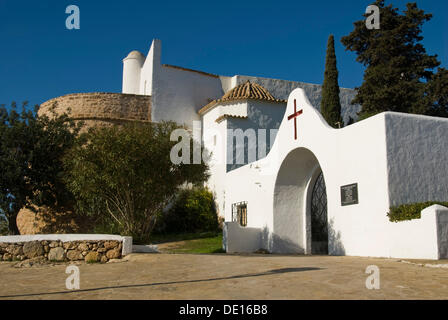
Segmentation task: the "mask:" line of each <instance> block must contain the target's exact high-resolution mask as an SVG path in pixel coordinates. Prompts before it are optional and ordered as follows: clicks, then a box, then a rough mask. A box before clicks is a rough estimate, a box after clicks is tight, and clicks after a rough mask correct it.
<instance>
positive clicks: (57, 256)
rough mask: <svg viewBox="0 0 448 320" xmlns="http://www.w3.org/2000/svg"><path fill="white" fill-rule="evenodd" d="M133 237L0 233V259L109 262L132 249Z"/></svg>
mask: <svg viewBox="0 0 448 320" xmlns="http://www.w3.org/2000/svg"><path fill="white" fill-rule="evenodd" d="M131 251H132V238H130V237H120V236H110V235H92V236H90V237H89V236H88V235H48V236H43V235H37V236H9V237H0V261H23V260H26V259H35V258H45V260H48V261H78V260H84V261H86V262H103V263H105V262H108V261H109V260H110V259H121V258H122V257H123V256H125V255H127V254H129V253H131Z"/></svg>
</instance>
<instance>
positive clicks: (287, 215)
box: [226, 89, 448, 257]
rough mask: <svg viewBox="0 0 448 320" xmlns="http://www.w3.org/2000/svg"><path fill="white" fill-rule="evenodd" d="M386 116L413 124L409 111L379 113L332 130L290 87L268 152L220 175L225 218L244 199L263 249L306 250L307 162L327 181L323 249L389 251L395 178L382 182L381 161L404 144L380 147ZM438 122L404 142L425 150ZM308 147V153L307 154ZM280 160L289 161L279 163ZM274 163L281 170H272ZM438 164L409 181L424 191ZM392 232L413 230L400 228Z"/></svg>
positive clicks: (445, 130) (388, 135) (439, 131)
mask: <svg viewBox="0 0 448 320" xmlns="http://www.w3.org/2000/svg"><path fill="white" fill-rule="evenodd" d="M294 99H296V101H297V110H300V109H303V114H302V115H300V116H299V117H298V140H294V126H293V120H288V119H287V117H288V116H289V115H290V114H292V113H293V112H294V107H293V105H294V104H293V103H294ZM392 118H397V119H401V120H402V121H398V123H400V126H406V127H407V129H405V128H404V129H403V130H404V131H407V130H411V128H418V127H419V126H420V125H419V124H418V123H417V124H416V123H415V121H414V120H416V119H417V118H415V117H411V116H409V115H405V114H396V113H382V114H379V115H376V116H374V117H371V118H369V119H366V120H364V121H361V122H358V123H356V124H354V125H351V126H348V127H346V128H343V129H333V128H330V127H329V126H328V125H327V124H326V123H325V121H324V120H323V118H322V116H321V115H320V114H319V113H318V112H317V111H316V110H315V108H313V107H312V106H311V104H310V103H309V101H308V99H307V98H306V96H305V93H304V91H303V90H302V89H296V90H294V91H293V92H292V93H291V95H290V98H289V100H288V106H287V111H286V113H285V116H284V119H283V122H282V124H281V127H280V131H279V133H278V135H277V139H276V142H275V144H274V148H273V150H271V152H270V153H269V155H268V156H267V157H266V158H265V159H263V160H260V161H257V162H255V163H252V164H250V165H246V166H244V167H241V168H239V169H236V170H233V171H231V172H229V173H228V174H227V177H226V220H228V221H230V219H231V204H232V203H235V202H240V201H247V202H248V226H249V227H254V228H259V229H260V230H262V232H263V233H264V234H266V236H265V237H264V241H265V242H264V246H265V248H266V249H268V250H272V251H274V252H285V250H286V251H289V252H305V253H310V245H309V242H310V238H309V234H307V232H306V230H308V231H309V221H308V220H309V217H308V218H307V214H309V205H308V203H309V198H308V190H310V188H311V186H312V179H313V175H314V174H315V173H314V171H315V170H311V169H310V168H315V167H316V166H317V168H318V167H319V166H320V168H321V169H322V171H323V174H324V179H325V183H326V187H327V198H328V222H329V252H330V254H337V255H344V254H345V255H355V256H377V257H388V256H392V255H394V254H395V253H394V252H395V251H394V250H393V249H392V248H394V246H395V244H394V242H393V241H390V237H389V232H393V231H392V229H391V227H392V225H393V224H392V223H391V222H389V220H388V217H387V212H388V211H389V204H390V203H389V189H392V188H395V187H396V186H395V184H397V183H398V184H399V183H400V180H399V179H398V180H393V179H392V180H389V175H388V170H389V167H388V161H391V159H397V157H398V158H399V157H400V152H402V151H403V150H406V148H407V147H404V148H405V149H400V150H401V151H397V153H396V154H394V151H393V150H390V149H388V147H387V144H386V141H390V140H391V139H393V131H389V132H388V131H387V130H386V123H388V121H391V120H390V119H392ZM406 119H408V120H409V121H407V120H406ZM427 120H428V119H426V118H425V119H421V121H424V122H426V121H427ZM434 120H435V121H436V122H437V123H438V121H439V119H434ZM417 121H418V120H417ZM389 123H390V122H389ZM442 126H443V127H440V126H434V127H432V126H427V127H426V130H434V132H433V133H432V134H431V133H428V132H427V134H426V135H425V137H426V138H424V139H421V140H418V141H414V143H413V144H412V148H417V150H418V149H420V150H421V151H423V152H431V150H430V149H428V148H427V146H431V145H434V144H437V142H436V141H434V140H433V139H437V140H438V139H440V138H444V139H445V140H448V122H444V124H443V125H442ZM431 128H432V129H431ZM415 130H417V129H415ZM441 135H442V136H441ZM408 147H410V146H408ZM437 150H438V149H437ZM387 151H388V152H389V153H387ZM310 153H312V155H313V156H314V158H313V157H311V156H307V154H310ZM288 155H289V156H290V157H289V158H287V157H288ZM291 157H292V158H291ZM434 157H437V156H434ZM285 159H287V161H290V162H284V160H285ZM313 159H315V160H313ZM291 160H292V161H291ZM416 161H418V160H416ZM282 165H283V169H285V168H286V171H283V170H282V171H280V172H279V170H280V167H281V166H282ZM444 168H445V163H440V165H439V166H437V165H434V167H433V169H434V170H432V171H431V172H421V173H420V174H419V175H418V176H417V177H415V178H414V179H417V180H418V181H419V183H420V184H421V185H424V186H426V188H429V189H430V190H431V188H433V187H432V185H433V181H434V180H435V179H436V180H437V176H438V175H439V174H440V172H441V170H444ZM445 172H446V171H445ZM414 174H416V171H414ZM437 181H440V182H441V183H442V185H443V186H442V187H437V188H439V189H443V188H446V186H447V183H446V182H445V180H443V181H441V180H440V179H438V180H437ZM352 183H358V192H359V204H356V205H351V206H341V195H340V187H341V186H343V185H347V184H352ZM408 200H412V199H408ZM418 200H421V199H418ZM400 236H401V237H403V238H406V237H412V236H413V235H412V234H406V233H401V234H400ZM421 241H425V240H423V239H422V240H421ZM279 244H280V245H279Z"/></svg>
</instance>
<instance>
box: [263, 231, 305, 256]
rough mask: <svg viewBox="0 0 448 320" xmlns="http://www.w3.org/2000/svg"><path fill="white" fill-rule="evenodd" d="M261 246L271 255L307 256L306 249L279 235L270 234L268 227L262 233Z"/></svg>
mask: <svg viewBox="0 0 448 320" xmlns="http://www.w3.org/2000/svg"><path fill="white" fill-rule="evenodd" d="M261 245H262V248H263V249H266V250H267V251H269V252H271V253H286V254H305V249H304V248H301V247H299V246H298V245H297V243H294V242H293V241H292V240H290V239H287V238H282V237H280V236H279V235H277V234H274V233H272V234H270V233H269V229H268V228H267V227H264V228H263V229H262V231H261Z"/></svg>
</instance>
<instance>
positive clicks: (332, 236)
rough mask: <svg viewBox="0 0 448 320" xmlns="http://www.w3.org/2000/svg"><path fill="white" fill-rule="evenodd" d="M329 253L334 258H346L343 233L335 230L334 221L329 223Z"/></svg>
mask: <svg viewBox="0 0 448 320" xmlns="http://www.w3.org/2000/svg"><path fill="white" fill-rule="evenodd" d="M328 253H329V255H332V256H345V248H344V245H343V244H342V240H341V232H339V231H336V230H335V229H334V219H331V220H330V221H329V222H328Z"/></svg>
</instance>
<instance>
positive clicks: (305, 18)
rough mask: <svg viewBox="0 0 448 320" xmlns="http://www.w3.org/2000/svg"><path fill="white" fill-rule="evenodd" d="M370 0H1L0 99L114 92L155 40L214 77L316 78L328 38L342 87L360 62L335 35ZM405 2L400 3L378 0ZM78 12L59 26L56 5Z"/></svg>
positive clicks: (428, 36)
mask: <svg viewBox="0 0 448 320" xmlns="http://www.w3.org/2000/svg"><path fill="white" fill-rule="evenodd" d="M372 2H373V1H360V0H352V1H330V0H320V1H319V0H318V1H298V0H295V1H281V0H277V1H261V0H258V1H233V0H228V1H220V2H217V1H211V0H208V1H202V0H201V1H195V0H190V1H174V0H171V1H152V0H146V1H143V0H127V1H103V0H95V1H94V0H72V1H61V0H52V1H51V0H39V1H16V0H0V46H1V50H0V75H1V77H0V104H6V105H9V104H10V103H11V102H12V101H16V102H18V103H19V104H20V103H21V102H23V101H25V100H28V101H29V102H30V104H31V105H34V104H40V103H42V102H44V101H46V100H48V99H50V98H52V97H56V96H60V95H64V94H68V93H74V92H95V91H97V92H98V91H100V92H120V91H121V77H122V74H121V72H122V59H123V58H124V57H125V56H126V55H127V53H128V52H129V51H131V50H134V49H137V50H140V51H141V52H143V53H144V54H146V53H147V51H148V49H149V46H150V44H151V40H152V39H153V38H158V39H161V40H162V63H167V64H173V65H178V66H183V67H187V68H192V69H198V70H202V71H206V72H210V73H215V74H220V75H229V76H231V75H235V74H241V75H254V76H264V77H272V78H279V79H288V80H296V81H303V82H310V83H322V81H323V72H324V65H325V50H326V43H327V39H328V36H329V34H331V33H332V34H334V35H335V40H336V56H337V60H338V69H339V84H340V86H341V87H347V88H353V87H356V86H359V85H360V84H361V82H362V76H363V69H362V66H361V65H360V64H359V63H357V62H356V61H355V55H354V54H353V53H351V52H346V51H345V50H344V47H343V46H342V44H341V43H340V38H341V37H342V36H344V35H347V34H349V33H350V31H351V30H352V29H353V25H352V23H353V22H354V21H356V20H359V19H361V17H362V14H363V13H364V11H365V9H366V7H367V6H368V5H369V4H370V3H372ZM391 2H392V3H393V4H394V5H395V6H398V7H400V8H404V7H405V4H406V2H408V1H398V0H393V1H386V3H391ZM70 4H75V5H77V6H78V7H79V8H80V11H81V29H80V30H67V29H66V28H65V20H66V17H67V16H68V15H67V14H66V13H65V9H66V7H67V6H68V5H70ZM417 4H418V6H419V7H420V8H422V9H424V10H425V11H426V12H429V13H433V14H434V17H433V19H432V20H431V21H430V22H428V23H427V24H425V27H424V29H423V35H424V37H425V40H424V42H423V43H424V45H425V47H426V49H427V51H428V53H430V54H438V56H439V60H441V62H442V66H444V67H448V40H447V35H448V32H447V30H448V19H447V18H446V15H448V1H444V0H426V1H417Z"/></svg>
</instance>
